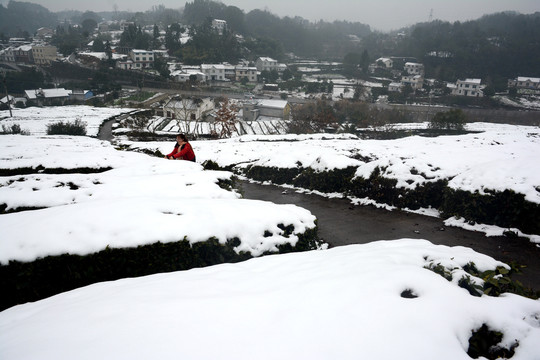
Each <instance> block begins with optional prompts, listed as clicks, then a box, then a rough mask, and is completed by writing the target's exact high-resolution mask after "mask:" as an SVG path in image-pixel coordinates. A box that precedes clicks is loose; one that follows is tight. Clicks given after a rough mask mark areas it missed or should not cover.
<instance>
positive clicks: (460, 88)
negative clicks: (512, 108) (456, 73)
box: [452, 79, 484, 97]
mask: <svg viewBox="0 0 540 360" xmlns="http://www.w3.org/2000/svg"><path fill="white" fill-rule="evenodd" d="M481 83H482V80H481V79H465V80H458V81H457V82H456V87H455V88H454V89H452V95H457V96H470V97H483V96H484V92H483V91H482V89H483V86H482V85H481Z"/></svg>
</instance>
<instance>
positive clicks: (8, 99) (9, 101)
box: [2, 70, 13, 117]
mask: <svg viewBox="0 0 540 360" xmlns="http://www.w3.org/2000/svg"><path fill="white" fill-rule="evenodd" d="M2 74H3V75H4V89H6V100H7V106H8V108H9V117H13V113H12V112H11V99H10V98H9V94H8V89H7V80H6V71H5V70H4V71H2Z"/></svg>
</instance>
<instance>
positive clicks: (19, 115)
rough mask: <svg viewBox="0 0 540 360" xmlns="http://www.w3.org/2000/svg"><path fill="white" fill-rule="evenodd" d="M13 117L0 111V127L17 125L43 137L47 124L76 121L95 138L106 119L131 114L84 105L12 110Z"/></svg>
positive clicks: (125, 111)
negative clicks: (81, 123)
mask: <svg viewBox="0 0 540 360" xmlns="http://www.w3.org/2000/svg"><path fill="white" fill-rule="evenodd" d="M12 111H13V117H9V110H4V111H0V125H6V126H11V125H13V124H19V125H20V126H21V129H22V130H25V131H27V132H29V133H30V134H31V135H45V134H46V133H47V124H52V123H56V122H59V121H63V122H70V123H73V122H74V121H75V120H76V119H79V120H81V121H82V122H85V123H86V134H87V135H88V136H97V134H98V131H99V126H100V125H101V123H103V121H105V120H107V119H108V118H110V117H112V116H116V115H120V114H123V113H127V112H131V111H133V109H127V108H105V107H92V106H85V105H77V106H53V107H43V108H38V107H30V108H26V109H13V110H12Z"/></svg>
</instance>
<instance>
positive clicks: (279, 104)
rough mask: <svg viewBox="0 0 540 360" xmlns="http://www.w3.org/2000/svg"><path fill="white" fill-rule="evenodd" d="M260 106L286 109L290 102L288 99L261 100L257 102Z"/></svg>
mask: <svg viewBox="0 0 540 360" xmlns="http://www.w3.org/2000/svg"><path fill="white" fill-rule="evenodd" d="M257 104H258V105H259V106H264V107H268V108H275V109H285V107H286V106H287V104H288V101H287V100H259V102H258V103H257Z"/></svg>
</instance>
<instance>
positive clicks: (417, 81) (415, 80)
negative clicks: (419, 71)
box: [401, 75, 424, 90]
mask: <svg viewBox="0 0 540 360" xmlns="http://www.w3.org/2000/svg"><path fill="white" fill-rule="evenodd" d="M401 84H402V85H403V86H407V85H410V86H411V87H412V88H413V89H414V90H420V89H422V87H423V85H424V77H423V76H422V75H408V76H402V77H401Z"/></svg>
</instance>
